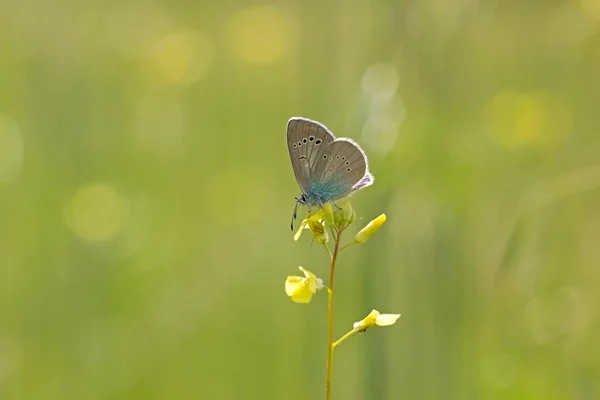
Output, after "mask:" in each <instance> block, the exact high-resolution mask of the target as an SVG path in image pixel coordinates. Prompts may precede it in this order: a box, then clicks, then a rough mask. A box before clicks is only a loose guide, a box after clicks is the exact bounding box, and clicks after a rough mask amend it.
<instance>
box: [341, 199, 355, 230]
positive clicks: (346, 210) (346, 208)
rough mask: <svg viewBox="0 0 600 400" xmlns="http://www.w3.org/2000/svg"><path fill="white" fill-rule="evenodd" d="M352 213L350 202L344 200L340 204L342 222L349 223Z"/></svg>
mask: <svg viewBox="0 0 600 400" xmlns="http://www.w3.org/2000/svg"><path fill="white" fill-rule="evenodd" d="M352 214H354V209H353V208H352V204H350V202H349V201H346V202H344V203H343V204H342V222H343V223H345V224H348V225H349V224H350V220H351V219H352Z"/></svg>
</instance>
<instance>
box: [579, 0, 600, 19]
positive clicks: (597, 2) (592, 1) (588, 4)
mask: <svg viewBox="0 0 600 400" xmlns="http://www.w3.org/2000/svg"><path fill="white" fill-rule="evenodd" d="M581 6H582V7H583V8H584V9H585V11H587V12H588V13H589V14H590V15H592V16H593V17H594V18H596V19H600V0H581Z"/></svg>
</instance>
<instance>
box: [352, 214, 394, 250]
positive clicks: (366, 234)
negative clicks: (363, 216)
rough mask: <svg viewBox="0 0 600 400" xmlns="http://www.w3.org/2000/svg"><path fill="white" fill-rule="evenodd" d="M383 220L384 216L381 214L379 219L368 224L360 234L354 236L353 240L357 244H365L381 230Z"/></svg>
mask: <svg viewBox="0 0 600 400" xmlns="http://www.w3.org/2000/svg"><path fill="white" fill-rule="evenodd" d="M385 220H386V216H385V214H381V215H380V216H379V217H377V218H375V219H374V220H373V221H371V222H369V223H368V224H367V226H365V227H364V228H362V229H361V230H360V232H358V233H357V234H356V236H355V237H354V240H355V241H356V242H358V243H364V242H366V241H367V240H369V238H370V237H371V236H372V235H373V234H374V233H375V232H377V231H378V230H379V229H380V228H381V226H382V225H383V224H384V223H385Z"/></svg>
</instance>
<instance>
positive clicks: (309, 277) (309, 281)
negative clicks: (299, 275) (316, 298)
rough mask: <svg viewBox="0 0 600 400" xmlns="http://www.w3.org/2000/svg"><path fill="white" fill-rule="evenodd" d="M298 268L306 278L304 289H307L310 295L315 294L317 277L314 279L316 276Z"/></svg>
mask: <svg viewBox="0 0 600 400" xmlns="http://www.w3.org/2000/svg"><path fill="white" fill-rule="evenodd" d="M298 268H299V269H300V271H302V272H303V273H304V276H305V277H306V278H305V281H306V283H305V284H306V287H307V288H308V290H310V291H311V292H312V293H316V292H317V277H316V275H315V274H313V273H312V272H310V271H309V270H306V269H304V268H302V267H298Z"/></svg>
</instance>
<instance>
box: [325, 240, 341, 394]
mask: <svg viewBox="0 0 600 400" xmlns="http://www.w3.org/2000/svg"><path fill="white" fill-rule="evenodd" d="M336 233H337V234H336V237H335V248H334V250H333V255H332V257H331V269H330V270H329V307H328V309H329V318H328V319H329V323H328V325H329V335H328V340H327V380H326V382H325V386H326V390H327V395H326V399H327V400H331V375H332V371H333V278H334V276H335V263H336V261H337V256H338V253H339V251H340V237H341V236H342V232H341V231H338V232H336Z"/></svg>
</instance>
